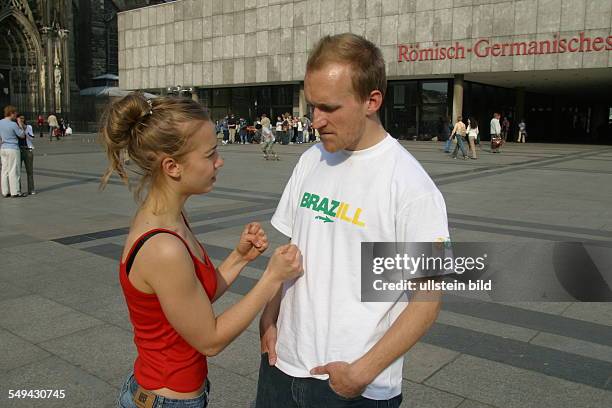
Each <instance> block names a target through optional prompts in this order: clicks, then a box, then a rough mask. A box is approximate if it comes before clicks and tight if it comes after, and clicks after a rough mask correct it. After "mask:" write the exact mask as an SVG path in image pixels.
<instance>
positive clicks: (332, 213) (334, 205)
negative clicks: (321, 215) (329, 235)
mask: <svg viewBox="0 0 612 408" xmlns="http://www.w3.org/2000/svg"><path fill="white" fill-rule="evenodd" d="M331 204H332V208H331V209H330V210H329V212H328V213H327V215H330V216H332V217H335V216H336V209H337V208H338V206H339V205H340V201H336V200H332V202H331Z"/></svg>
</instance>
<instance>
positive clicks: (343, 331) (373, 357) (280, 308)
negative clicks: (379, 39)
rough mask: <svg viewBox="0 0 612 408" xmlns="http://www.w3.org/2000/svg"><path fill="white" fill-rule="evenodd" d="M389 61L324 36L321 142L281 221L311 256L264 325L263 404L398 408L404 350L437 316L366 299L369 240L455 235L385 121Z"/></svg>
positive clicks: (346, 38) (434, 192)
mask: <svg viewBox="0 0 612 408" xmlns="http://www.w3.org/2000/svg"><path fill="white" fill-rule="evenodd" d="M386 85H387V81H386V77H385V62H384V60H383V57H382V54H381V51H380V50H379V49H378V48H376V46H375V45H373V44H372V43H371V42H369V41H367V40H365V39H364V38H362V37H359V36H356V35H353V34H341V35H336V36H333V37H329V36H326V37H324V38H323V39H321V41H320V42H319V44H318V45H317V46H316V47H315V48H314V50H313V51H312V53H311V55H310V57H309V59H308V63H307V67H306V77H305V79H304V90H305V94H306V99H307V100H308V102H309V104H311V105H312V106H313V108H314V117H313V122H312V126H313V128H315V129H318V131H319V133H320V137H321V142H322V143H321V144H317V145H315V146H313V147H312V148H310V149H309V150H307V151H306V152H305V153H304V154H303V155H302V157H301V158H300V160H299V162H298V164H297V165H296V167H295V169H294V171H293V174H292V176H291V178H290V180H289V182H288V184H287V186H286V187H285V191H284V193H283V195H282V198H281V200H280V203H279V205H278V208H277V210H276V212H275V214H274V216H273V217H272V225H273V226H274V227H275V228H277V229H278V230H279V231H280V232H282V233H283V234H284V235H286V236H288V237H290V238H291V241H292V243H294V244H296V245H297V246H298V247H299V248H300V250H301V251H302V253H303V256H304V258H303V260H304V269H305V270H308V272H307V273H306V274H305V275H304V277H302V278H300V279H296V280H294V281H292V282H288V283H287V284H285V285H284V287H283V289H282V290H281V291H280V292H279V293H278V294H277V295H276V296H275V298H274V299H273V300H272V301H271V302H270V303H269V304H268V306H267V307H266V309H265V311H264V313H263V314H262V318H261V321H260V330H261V342H262V352H263V356H262V362H261V367H260V372H259V384H258V390H257V407H263V408H276V407H278V408H280V407H282V408H292V407H305V408H315V407H316V408H320V407H328V406H334V407H339V406H342V407H377V406H380V405H379V404H380V402H381V401H384V404H385V406H388V407H399V405H400V403H401V401H402V396H401V387H402V363H403V358H402V357H403V355H404V354H405V353H406V352H407V351H408V350H409V349H410V348H411V347H412V346H413V345H414V344H415V343H416V342H417V341H418V340H419V339H420V338H421V336H423V334H425V332H426V331H427V330H428V328H429V327H430V326H431V325H432V324H433V322H434V321H435V319H436V317H437V314H438V311H439V307H440V306H439V293H434V294H433V295H434V300H433V301H414V299H415V298H418V297H419V295H420V293H416V294H413V296H414V297H413V301H410V302H409V303H406V302H402V301H398V302H395V303H366V302H361V300H360V299H361V297H360V296H361V275H360V269H361V265H360V262H361V242H365V241H388V242H405V241H411V242H432V241H436V240H439V239H446V238H447V237H448V225H447V216H446V207H445V204H444V199H443V198H442V195H441V194H440V192H439V191H438V189H437V188H436V186H435V185H434V183H433V182H432V180H431V179H430V178H429V176H428V175H427V173H426V172H425V171H424V170H423V168H422V167H421V166H420V165H419V163H418V162H417V161H416V160H415V159H414V157H412V155H411V154H410V153H408V152H407V151H406V150H405V149H404V148H403V147H402V146H401V145H400V144H399V143H398V142H397V141H396V140H395V139H393V138H392V137H391V136H390V135H389V134H388V133H387V132H386V131H385V129H384V128H383V127H382V125H381V123H380V120H379V117H378V111H379V109H380V107H381V106H382V103H383V97H384V93H385V91H386Z"/></svg>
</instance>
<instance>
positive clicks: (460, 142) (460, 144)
mask: <svg viewBox="0 0 612 408" xmlns="http://www.w3.org/2000/svg"><path fill="white" fill-rule="evenodd" d="M455 137H456V138H457V144H456V145H455V149H453V152H452V153H451V156H452V157H457V153H459V149H461V153H462V154H463V157H467V153H466V152H465V146H464V145H463V136H460V135H455Z"/></svg>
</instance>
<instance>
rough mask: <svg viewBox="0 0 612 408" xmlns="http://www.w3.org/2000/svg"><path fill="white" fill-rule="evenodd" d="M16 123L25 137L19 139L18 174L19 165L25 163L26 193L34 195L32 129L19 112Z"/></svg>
mask: <svg viewBox="0 0 612 408" xmlns="http://www.w3.org/2000/svg"><path fill="white" fill-rule="evenodd" d="M17 124H18V125H19V127H20V128H21V129H23V130H24V133H25V138H23V139H19V151H20V156H21V161H20V163H19V168H20V174H21V165H22V164H25V169H26V174H27V176H28V195H35V194H36V190H34V143H33V141H34V131H33V130H32V126H31V125H28V124H27V122H26V120H25V116H24V115H23V114H22V113H20V114H18V115H17ZM19 189H20V191H23V189H22V188H21V177H19Z"/></svg>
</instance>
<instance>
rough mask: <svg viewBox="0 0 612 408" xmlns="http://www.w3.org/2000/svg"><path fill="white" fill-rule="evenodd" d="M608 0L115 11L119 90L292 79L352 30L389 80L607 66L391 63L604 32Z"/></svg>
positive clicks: (229, 4)
mask: <svg viewBox="0 0 612 408" xmlns="http://www.w3.org/2000/svg"><path fill="white" fill-rule="evenodd" d="M611 27H612V1H610V0H513V1H508V0H367V1H366V0H303V1H290V0H289V1H287V0H224V1H222V0H182V1H177V2H175V3H169V4H163V5H158V6H151V7H146V8H142V9H138V10H132V11H128V12H124V13H120V14H119V18H118V29H119V77H120V86H121V87H122V88H125V89H139V88H140V89H150V88H165V87H167V86H174V85H183V86H203V87H211V86H232V85H240V84H255V83H277V82H291V81H301V80H302V79H303V77H304V69H305V64H306V59H307V55H308V54H307V53H308V51H309V50H310V49H311V48H312V47H313V45H314V44H315V43H316V42H317V40H318V39H319V38H320V37H321V36H323V35H326V34H335V33H342V32H347V31H350V32H354V33H357V34H360V35H363V36H365V37H366V38H368V39H369V40H371V41H373V42H374V43H376V44H377V45H378V46H380V47H381V49H382V51H383V53H384V56H385V59H386V61H387V71H388V75H389V77H390V78H404V77H408V76H415V75H416V76H427V75H444V76H451V75H453V74H457V73H470V72H503V71H529V70H554V69H575V68H598V67H612V51H603V52H591V53H565V54H549V55H523V56H505V57H486V58H480V57H476V56H475V55H474V54H471V55H469V56H468V57H467V58H465V59H453V60H449V59H446V60H444V61H423V62H410V63H408V62H398V61H397V59H398V44H414V43H418V44H419V46H420V47H421V48H427V47H432V46H434V45H435V44H438V46H440V47H443V46H452V45H453V44H455V42H456V41H461V42H464V43H466V44H469V43H473V42H475V41H476V40H477V39H478V38H482V37H485V38H490V39H491V40H492V41H495V42H512V41H532V40H536V41H538V40H545V39H552V36H553V34H554V33H557V32H560V34H561V35H563V36H566V37H572V36H577V35H579V33H580V32H585V35H587V36H591V37H598V36H602V37H607V36H609V35H612V29H611Z"/></svg>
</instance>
